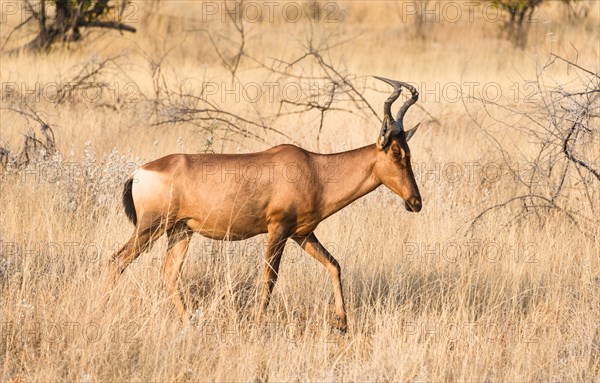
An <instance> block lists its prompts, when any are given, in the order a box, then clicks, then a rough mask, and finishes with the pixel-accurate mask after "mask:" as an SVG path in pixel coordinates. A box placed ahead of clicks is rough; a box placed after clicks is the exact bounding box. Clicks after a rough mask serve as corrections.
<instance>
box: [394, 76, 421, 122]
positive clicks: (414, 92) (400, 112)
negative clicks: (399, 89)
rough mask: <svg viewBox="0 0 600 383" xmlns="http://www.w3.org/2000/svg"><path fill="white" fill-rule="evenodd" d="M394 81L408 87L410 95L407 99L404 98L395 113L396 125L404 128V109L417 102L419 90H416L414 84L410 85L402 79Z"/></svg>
mask: <svg viewBox="0 0 600 383" xmlns="http://www.w3.org/2000/svg"><path fill="white" fill-rule="evenodd" d="M396 82H397V83H398V85H400V86H403V87H405V88H406V89H408V90H409V91H410V93H411V95H412V97H411V98H409V99H408V100H406V102H404V104H402V106H401V107H400V109H399V110H398V114H397V115H396V121H398V125H400V126H399V128H400V129H403V130H404V115H405V114H406V111H407V110H408V108H410V107H411V106H412V104H414V103H415V102H417V100H418V99H419V92H418V91H417V89H416V88H415V87H414V86H412V85H410V84H407V83H405V82H402V81H396Z"/></svg>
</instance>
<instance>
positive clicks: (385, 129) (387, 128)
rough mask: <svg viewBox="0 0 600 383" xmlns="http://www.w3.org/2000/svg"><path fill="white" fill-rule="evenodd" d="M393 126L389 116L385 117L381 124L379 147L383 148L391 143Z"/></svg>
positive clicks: (378, 139)
mask: <svg viewBox="0 0 600 383" xmlns="http://www.w3.org/2000/svg"><path fill="white" fill-rule="evenodd" d="M392 131H393V127H392V126H391V124H390V120H389V117H388V116H385V117H384V118H383V124H381V132H380V133H379V138H377V147H378V148H379V149H383V148H385V147H386V146H387V144H389V143H390V136H391V135H392Z"/></svg>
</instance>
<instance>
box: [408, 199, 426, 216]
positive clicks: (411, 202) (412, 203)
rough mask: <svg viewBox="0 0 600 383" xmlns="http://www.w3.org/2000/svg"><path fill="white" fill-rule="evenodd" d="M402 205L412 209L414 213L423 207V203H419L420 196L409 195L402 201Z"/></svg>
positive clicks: (409, 209)
mask: <svg viewBox="0 0 600 383" xmlns="http://www.w3.org/2000/svg"><path fill="white" fill-rule="evenodd" d="M404 206H405V207H406V210H408V211H412V212H414V213H418V212H420V211H421V208H423V204H422V203H421V196H416V197H410V198H408V199H407V200H406V201H404Z"/></svg>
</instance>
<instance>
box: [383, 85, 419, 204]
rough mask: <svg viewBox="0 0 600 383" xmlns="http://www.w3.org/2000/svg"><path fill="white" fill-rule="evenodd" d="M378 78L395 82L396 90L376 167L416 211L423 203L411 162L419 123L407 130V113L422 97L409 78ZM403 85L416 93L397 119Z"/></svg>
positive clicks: (387, 109) (385, 106) (389, 104)
mask: <svg viewBox="0 0 600 383" xmlns="http://www.w3.org/2000/svg"><path fill="white" fill-rule="evenodd" d="M375 78H376V79H378V80H381V81H384V82H386V83H388V84H390V85H391V86H393V87H394V92H393V93H392V95H391V96H390V97H388V99H387V100H386V101H385V103H384V104H383V125H382V126H381V132H380V134H379V138H378V139H377V149H378V153H377V155H378V158H377V162H376V165H375V169H374V170H375V173H376V176H377V177H378V178H379V180H380V181H381V183H383V184H384V185H385V186H386V187H388V188H389V189H390V190H392V191H393V192H394V193H396V194H398V195H399V196H400V198H402V199H403V200H404V204H405V207H406V210H408V211H412V212H415V213H416V212H419V211H420V210H421V207H422V204H421V194H420V193H419V188H418V187H417V183H416V181H415V175H414V173H413V170H412V167H411V163H410V149H409V148H408V141H409V140H410V139H411V137H412V136H413V135H414V134H415V132H416V131H417V128H418V127H419V124H417V125H416V126H415V127H414V128H412V129H410V130H408V131H405V130H404V115H405V114H406V111H407V110H408V108H410V106H411V105H412V104H414V103H415V102H417V100H418V99H419V92H417V90H416V89H415V88H414V87H413V86H412V85H410V84H407V83H405V82H401V81H395V80H390V79H387V78H383V77H377V76H375ZM402 87H404V88H406V89H408V90H409V91H410V93H411V94H412V97H411V98H410V99H409V100H407V101H406V102H405V103H404V104H403V105H402V106H401V107H400V110H398V114H397V115H396V120H394V118H393V117H392V110H391V109H392V104H393V103H394V101H396V99H397V98H398V97H399V96H400V93H401V92H402Z"/></svg>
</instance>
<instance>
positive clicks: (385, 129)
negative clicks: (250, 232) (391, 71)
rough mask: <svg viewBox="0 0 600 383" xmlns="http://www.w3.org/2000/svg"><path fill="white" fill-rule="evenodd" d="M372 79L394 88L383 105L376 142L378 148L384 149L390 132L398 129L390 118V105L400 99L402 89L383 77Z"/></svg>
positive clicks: (397, 84) (392, 118)
mask: <svg viewBox="0 0 600 383" xmlns="http://www.w3.org/2000/svg"><path fill="white" fill-rule="evenodd" d="M374 77H375V78H376V79H378V80H381V81H383V82H386V83H388V84H390V85H391V86H393V87H394V92H393V93H392V94H391V95H390V97H388V99H387V100H385V102H384V103H383V123H382V124H381V131H380V132H379V139H378V140H377V145H378V146H379V148H384V147H385V146H386V145H387V144H388V143H389V141H390V136H391V134H392V132H393V131H395V130H397V129H398V127H397V126H396V125H397V124H396V121H394V117H392V104H393V103H394V101H396V100H397V99H398V97H400V93H401V92H402V87H401V86H400V84H399V83H398V82H397V81H394V80H390V79H387V78H384V77H378V76H374Z"/></svg>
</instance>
